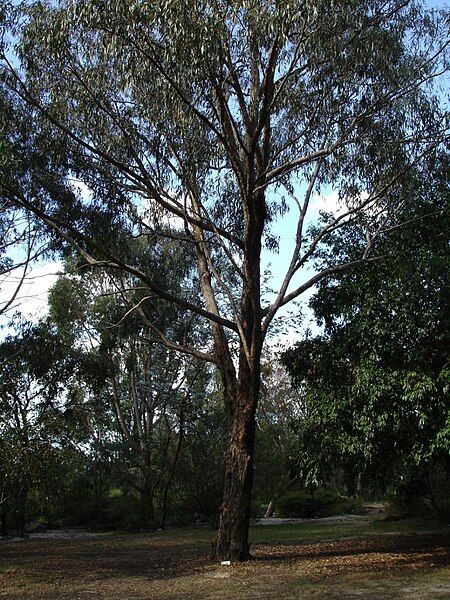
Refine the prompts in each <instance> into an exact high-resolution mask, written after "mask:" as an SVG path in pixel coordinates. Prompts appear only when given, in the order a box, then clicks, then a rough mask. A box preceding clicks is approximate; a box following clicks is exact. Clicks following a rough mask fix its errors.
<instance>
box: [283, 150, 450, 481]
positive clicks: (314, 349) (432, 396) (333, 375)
mask: <svg viewBox="0 0 450 600" xmlns="http://www.w3.org/2000/svg"><path fill="white" fill-rule="evenodd" d="M428 166H429V170H428V169H427V170H425V172H424V173H423V178H422V179H420V178H419V179H416V180H414V181H413V182H412V183H413V185H414V189H415V193H416V195H417V196H418V198H419V199H418V201H417V203H416V205H415V206H414V207H411V208H408V211H409V212H408V214H409V216H410V219H409V221H408V224H407V225H406V226H405V227H404V228H401V229H399V230H398V231H397V232H396V233H395V234H394V235H391V236H389V237H387V238H386V239H383V240H380V245H381V247H382V249H383V251H384V252H385V253H386V254H387V255H391V256H392V258H388V259H386V260H385V261H379V262H374V263H372V264H371V265H365V266H362V267H361V268H357V269H355V270H354V271H353V272H352V273H347V274H342V275H341V274H339V275H337V276H335V277H333V278H330V279H329V280H327V281H323V282H322V283H321V284H320V285H319V288H318V292H317V294H316V295H315V296H314V297H313V299H312V301H311V305H312V307H313V309H314V311H315V314H316V317H317V318H318V320H319V321H320V322H321V323H322V325H323V326H324V331H323V334H321V335H317V336H316V337H311V338H309V339H306V340H304V341H302V342H300V343H298V344H297V346H296V347H295V348H293V349H291V350H290V351H288V352H287V353H286V354H285V355H284V357H283V362H284V363H285V364H286V366H287V368H288V370H289V372H290V374H291V376H292V379H293V382H294V384H295V385H296V386H298V387H299V389H301V390H302V392H303V394H304V402H305V410H306V419H305V420H303V421H301V420H299V421H297V423H296V424H294V430H295V433H296V435H297V436H298V440H299V441H298V456H299V462H298V468H299V470H300V472H301V474H302V477H303V478H304V480H305V481H310V482H311V481H324V480H326V478H327V477H329V476H330V474H331V473H333V472H334V471H335V470H336V469H337V468H338V467H342V468H344V470H345V471H346V472H347V473H348V480H349V482H351V481H352V480H353V481H354V480H355V479H356V477H357V475H358V473H359V474H361V475H362V477H363V480H364V482H365V485H366V486H370V485H371V486H372V487H374V488H375V487H376V486H377V485H380V486H381V487H383V486H384V487H385V488H386V486H388V485H389V484H393V482H399V481H400V480H401V478H402V477H403V476H407V477H410V476H411V477H414V475H413V473H414V470H415V469H421V468H422V466H425V465H428V466H429V467H430V466H431V465H432V464H433V463H435V462H436V461H437V462H440V461H442V460H444V458H445V457H446V456H447V457H448V453H449V449H450V446H449V440H448V426H449V421H448V419H449V412H448V392H449V388H448V364H449V363H448V361H449V355H448V347H449V345H448V342H449V338H448V327H447V323H448V293H449V288H448V276H447V274H448V265H449V254H448V245H447V239H448V211H447V207H446V204H447V201H448V197H449V195H448V194H449V192H448V173H447V170H446V167H445V157H444V156H442V157H441V160H439V161H437V162H436V163H434V164H431V165H428ZM431 180H433V181H434V182H435V183H434V184H433V185H432V186H430V181H431ZM363 236H364V229H363V228H361V229H359V230H358V228H355V227H353V228H352V229H349V230H348V232H345V231H342V232H341V233H339V234H336V235H334V236H333V237H332V238H331V239H330V241H329V249H328V251H327V252H324V253H323V254H322V258H321V261H322V264H323V265H327V264H328V265H329V264H331V263H332V262H333V261H334V260H335V258H336V255H340V256H342V257H343V258H344V259H345V258H347V259H348V258H352V257H353V256H354V254H353V253H354V252H356V248H357V247H358V246H359V247H361V246H362V244H363V243H364V242H363ZM412 240H413V241H414V245H413V246H411V241H412ZM351 489H352V485H351V483H350V486H349V490H351Z"/></svg>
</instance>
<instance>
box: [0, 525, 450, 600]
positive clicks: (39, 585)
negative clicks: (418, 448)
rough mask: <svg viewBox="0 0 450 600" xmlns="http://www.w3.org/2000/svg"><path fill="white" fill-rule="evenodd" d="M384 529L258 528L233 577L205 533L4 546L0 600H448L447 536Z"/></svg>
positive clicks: (176, 532) (186, 531)
mask: <svg viewBox="0 0 450 600" xmlns="http://www.w3.org/2000/svg"><path fill="white" fill-rule="evenodd" d="M384 529H387V531H384V532H383V533H382V534H379V535H373V529H371V527H370V526H367V524H366V529H365V530H364V529H361V528H360V530H359V531H358V532H357V533H356V535H358V537H347V538H345V537H343V536H348V535H350V534H351V533H354V531H353V530H352V529H351V528H349V527H348V526H346V524H343V525H342V527H337V526H336V525H334V526H330V527H329V528H328V530H327V528H326V527H323V526H319V524H317V526H314V524H313V525H311V524H309V525H308V526H302V525H290V526H283V527H281V528H280V527H278V528H276V527H275V528H273V529H272V528H271V527H261V528H258V529H257V530H256V531H254V532H253V539H254V540H255V542H256V541H257V543H255V544H254V546H253V547H252V548H253V554H254V557H255V560H254V561H252V562H250V563H246V564H233V565H231V566H230V567H222V566H220V565H219V564H211V563H210V562H209V560H208V553H209V543H210V541H211V539H212V532H210V531H207V530H202V529H179V530H172V531H167V532H161V533H159V532H158V533H153V534H152V533H150V534H134V535H132V534H127V535H119V534H114V535H104V536H99V537H98V538H95V539H85V540H24V541H20V542H2V543H1V544H0V598H11V599H23V600H24V599H27V600H28V599H30V600H37V599H46V600H47V599H52V600H53V599H58V600H59V599H61V600H65V599H71V600H76V599H87V598H100V599H105V600H106V599H108V600H119V599H120V600H122V599H125V600H133V599H144V598H146V599H158V598H164V599H165V600H182V599H183V600H184V599H185V598H189V599H190V600H194V599H198V600H200V599H201V600H213V599H214V600H216V599H217V600H219V599H220V600H247V599H261V600H263V599H264V600H272V599H275V598H283V599H286V600H289V599H292V600H293V599H299V598H305V599H309V598H363V599H364V600H366V599H383V598H385V599H386V600H387V599H389V600H390V599H396V598H405V599H406V598H408V599H411V598H414V600H415V599H419V600H421V599H426V598H429V599H433V600H434V599H439V598H449V597H450V570H449V569H448V564H449V556H450V555H449V548H448V543H447V542H448V536H447V534H446V532H445V531H440V532H434V533H424V532H416V533H411V531H410V530H411V528H409V532H408V533H405V531H403V532H397V533H395V532H393V531H392V530H393V529H394V525H391V531H389V529H388V528H387V527H386V526H385V527H384ZM367 534H369V535H367ZM315 535H316V539H315V537H314V536H315ZM326 538H328V539H326ZM305 539H306V540H308V541H303V542H301V541H300V540H305ZM274 540H277V541H274ZM319 540H320V541H319Z"/></svg>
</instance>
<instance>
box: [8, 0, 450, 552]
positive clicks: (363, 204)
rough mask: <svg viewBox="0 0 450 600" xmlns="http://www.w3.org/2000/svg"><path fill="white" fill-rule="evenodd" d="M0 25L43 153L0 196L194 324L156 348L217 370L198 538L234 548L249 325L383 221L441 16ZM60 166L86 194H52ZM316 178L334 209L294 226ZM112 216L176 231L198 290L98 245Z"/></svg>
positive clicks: (437, 130) (162, 6) (33, 12)
mask: <svg viewBox="0 0 450 600" xmlns="http://www.w3.org/2000/svg"><path fill="white" fill-rule="evenodd" d="M12 22H13V26H15V29H14V31H15V34H16V36H17V39H18V44H17V57H18V59H19V60H20V62H21V67H20V68H19V67H17V66H16V65H17V61H14V60H12V58H11V53H10V52H9V51H6V50H5V51H4V52H3V58H2V81H3V85H4V86H6V87H7V88H8V90H10V93H11V94H12V95H13V97H14V102H15V103H16V114H17V115H18V116H19V117H18V118H19V119H20V118H22V115H32V117H33V129H32V131H31V132H22V138H23V137H27V136H30V137H29V138H28V139H29V140H30V141H29V143H28V147H30V146H31V148H32V152H33V154H36V153H37V154H38V155H39V154H42V153H43V154H44V155H45V156H49V157H51V161H52V162H53V166H52V168H51V169H48V168H47V169H45V170H44V169H41V168H39V167H36V168H34V169H33V170H31V171H27V175H26V176H25V177H21V172H20V170H19V172H18V173H12V174H10V175H9V176H8V177H2V178H1V190H2V197H3V198H7V199H8V200H9V201H11V202H13V203H14V204H16V205H17V206H20V207H22V208H24V209H26V210H28V211H29V212H30V213H31V214H33V215H35V216H36V217H37V218H38V219H41V220H42V221H44V222H45V223H46V224H47V225H48V227H49V228H50V230H51V231H52V232H53V234H54V235H55V236H57V237H59V239H61V240H63V241H64V243H65V244H68V245H70V246H71V247H72V248H73V249H75V250H76V252H78V254H79V255H80V257H81V258H82V260H84V261H85V262H86V263H87V264H89V265H91V266H92V267H96V268H105V267H107V268H112V269H118V270H121V271H125V272H128V273H131V274H132V275H134V276H135V277H137V278H138V279H139V280H140V282H141V283H140V285H144V286H145V287H146V288H147V289H148V293H149V294H154V295H157V296H158V297H159V298H160V299H161V300H163V301H166V302H168V303H173V304H174V305H175V306H178V307H180V308H181V309H183V310H189V311H191V312H192V313H193V314H195V315H199V316H201V317H203V318H206V319H207V320H208V322H209V323H210V325H211V333H212V338H213V347H212V348H211V347H200V348H199V347H197V348H193V347H189V346H186V345H182V344H176V347H177V348H178V349H179V350H180V351H181V352H185V353H189V354H191V355H195V356H196V357H197V358H201V359H203V360H207V361H209V362H211V363H213V364H215V365H216V366H217V369H218V370H219V372H220V375H221V378H222V382H223V390H224V402H225V406H226V412H227V418H228V436H227V450H226V473H225V486H224V496H223V503H222V509H221V517H220V525H219V532H218V536H217V539H216V543H215V545H214V552H213V553H214V555H216V556H218V557H221V558H231V559H236V560H245V559H247V558H249V556H250V552H249V545H248V529H249V519H250V497H251V489H252V478H253V449H254V436H255V413H256V409H257V405H258V399H259V390H260V370H261V367H260V364H261V353H262V349H263V343H264V339H265V337H266V334H267V332H268V330H269V327H270V325H271V323H272V322H273V320H274V318H275V316H276V314H277V313H278V311H279V309H280V308H281V307H282V306H284V305H286V304H287V303H288V302H290V301H291V300H293V299H295V298H297V297H299V296H300V295H301V294H302V293H303V292H305V291H306V290H308V289H310V288H311V287H312V286H313V285H315V284H316V283H317V282H319V281H321V280H322V279H324V278H326V277H328V276H329V275H331V274H333V273H336V272H341V271H344V270H347V269H351V268H353V267H354V266H355V265H360V264H362V263H364V262H370V261H374V260H377V258H378V257H377V255H376V254H375V250H374V241H375V240H376V238H377V236H379V234H380V233H381V232H382V231H387V230H389V229H392V228H393V227H397V226H398V225H399V219H400V217H401V214H402V213H401V211H399V207H401V206H402V205H403V204H404V203H405V202H407V201H408V200H409V199H410V198H409V195H408V185H407V178H406V180H405V174H407V173H408V172H409V171H411V170H413V169H415V168H416V167H417V166H418V165H420V162H421V160H422V157H423V156H424V155H426V154H428V153H431V152H433V151H434V150H435V148H436V146H437V145H438V144H439V143H440V140H441V139H442V136H443V132H444V131H445V124H444V121H443V115H442V114H441V111H440V109H439V105H438V103H437V102H436V101H435V100H434V99H433V98H432V97H431V96H430V95H429V93H428V92H427V88H428V90H429V88H430V83H432V82H433V81H434V80H435V79H436V78H437V77H439V76H440V75H442V73H443V72H445V71H446V68H447V66H446V63H445V59H444V49H445V47H446V43H447V42H446V32H445V26H444V21H442V22H440V21H439V18H438V16H437V15H433V14H432V13H430V12H427V11H425V10H423V9H422V8H421V6H420V5H419V3H416V2H413V1H410V2H404V1H403V0H402V1H400V0H390V1H388V2H383V3H381V4H380V3H378V2H367V1H361V0H354V1H353V0H352V1H351V2H346V3H339V2H322V1H319V0H306V1H305V2H300V3H299V2H298V1H297V0H296V1H290V0H285V1H284V2H278V1H270V2H262V1H261V0H243V1H240V2H228V1H227V0H211V1H209V0H205V1H202V2H179V1H178V0H157V1H155V2H151V3H150V2H141V1H135V0H128V1H127V2H120V3H118V2H116V1H115V0H114V1H112V0H111V1H109V0H104V1H101V2H99V1H98V0H92V1H89V2H86V1H84V0H83V1H82V2H81V1H80V2H78V1H76V0H67V1H61V2H58V3H56V4H55V3H47V4H46V3H42V2H31V3H28V4H27V5H26V8H25V9H23V10H19V13H18V17H17V21H16V22H15V23H14V15H13V17H12ZM18 137H19V138H20V134H19V136H18ZM64 173H65V174H66V177H65V178H64V176H63V174H64ZM71 176H72V177H76V178H78V179H80V180H81V181H82V182H83V184H85V186H88V188H89V189H90V190H91V194H90V196H89V197H88V198H86V197H85V198H80V197H79V196H77V194H76V192H75V191H73V192H72V194H71V193H70V186H69V185H68V179H69V178H70V177H71ZM30 180H31V181H32V182H33V185H32V186H30V185H29V181H30ZM327 185H332V186H333V189H334V190H335V191H336V192H337V193H338V194H339V197H340V198H341V200H342V202H343V204H344V205H345V206H346V208H345V209H343V212H342V214H340V215H339V216H337V217H336V218H335V219H334V220H333V221H331V222H329V223H327V224H326V225H325V226H324V227H322V229H320V230H319V231H317V232H316V234H315V235H314V236H313V237H311V238H309V239H308V238H307V237H306V236H305V235H304V225H305V222H306V219H307V214H309V213H308V209H309V207H310V203H311V198H312V197H313V195H314V194H316V193H318V192H319V191H320V190H321V189H325V188H326V186H327ZM288 209H289V210H291V211H292V214H294V213H296V219H297V228H296V232H295V233H294V235H293V244H292V246H293V250H292V256H291V258H290V260H289V261H288V266H287V270H286V273H285V274H284V277H283V278H282V279H281V283H280V284H279V285H278V291H277V292H276V293H275V294H274V295H273V297H272V299H271V300H270V301H269V302H267V303H266V304H263V303H262V301H261V253H262V250H263V248H264V247H266V248H267V249H269V250H272V251H276V249H277V238H276V236H275V235H274V232H273V230H272V224H273V223H274V222H275V221H276V220H277V218H278V217H279V216H280V215H282V214H283V213H285V212H286V211H287V210H288ZM361 215H365V216H366V221H365V222H366V239H367V243H366V246H365V248H364V249H363V250H362V253H361V254H360V255H359V256H358V257H357V258H355V259H354V260H352V261H350V262H344V263H340V262H336V263H334V264H333V265H332V266H330V267H327V268H326V269H323V270H321V271H319V272H317V273H316V274H314V275H313V276H311V275H310V274H308V272H306V274H304V276H303V278H302V277H301V276H300V274H301V273H302V272H303V273H305V272H304V268H305V266H306V265H307V264H308V261H309V260H310V259H311V257H313V256H314V254H315V253H316V252H317V251H318V249H319V248H320V245H321V243H322V242H323V241H324V240H326V239H327V237H328V236H329V235H330V234H331V233H332V232H333V231H335V230H336V229H338V228H340V227H350V226H351V224H352V223H354V222H355V221H357V220H358V219H359V218H360V216H361ZM119 222H120V224H121V231H122V234H121V235H124V232H125V234H126V236H128V237H134V236H142V235H155V236H158V237H159V238H160V239H161V240H167V239H171V238H174V237H175V238H177V239H178V240H179V241H180V242H181V243H183V244H185V245H187V246H190V247H191V248H192V249H193V250H194V251H195V254H196V257H197V278H198V288H199V295H200V298H199V299H198V301H191V300H189V299H186V298H185V297H184V296H183V295H180V293H179V292H177V291H174V290H172V289H170V287H168V286H164V285H163V286H161V285H159V284H158V283H157V281H156V279H155V273H154V272H153V271H152V270H149V269H148V267H147V265H146V264H141V263H140V261H139V260H137V259H136V257H134V256H132V255H129V254H127V253H123V252H121V251H118V246H117V245H116V244H115V241H116V239H117V238H116V232H117V225H118V223H119ZM123 226H125V228H124V227H123ZM120 247H121V248H122V247H123V245H122V244H121V245H120ZM172 347H175V346H174V345H173V344H172Z"/></svg>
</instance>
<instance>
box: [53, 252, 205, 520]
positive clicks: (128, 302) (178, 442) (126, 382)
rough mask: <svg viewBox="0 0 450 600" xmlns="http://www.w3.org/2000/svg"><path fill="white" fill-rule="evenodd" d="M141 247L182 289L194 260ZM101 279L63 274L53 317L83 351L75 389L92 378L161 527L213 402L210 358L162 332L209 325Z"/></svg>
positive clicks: (89, 390)
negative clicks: (201, 414) (191, 433)
mask: <svg viewBox="0 0 450 600" xmlns="http://www.w3.org/2000/svg"><path fill="white" fill-rule="evenodd" d="M134 245H135V246H136V245H139V246H140V248H141V251H142V250H143V249H146V250H147V251H148V257H147V258H148V260H153V261H154V262H155V266H156V265H157V264H158V263H159V265H160V270H161V271H162V270H163V265H162V264H163V263H166V268H165V269H164V272H165V277H166V279H167V280H169V279H171V278H174V277H175V278H176V284H178V285H181V284H182V281H183V273H185V272H186V271H189V269H190V266H191V264H190V263H191V261H189V260H188V259H187V257H184V258H185V259H186V260H184V261H179V259H180V255H179V253H178V252H177V245H175V244H174V245H173V247H172V248H168V247H167V246H165V247H161V245H160V244H158V243H153V244H151V243H149V242H148V240H140V241H139V242H136V241H134ZM149 246H151V250H149V248H148V247H149ZM135 251H136V253H138V249H137V248H136V250H135ZM167 254H170V255H172V256H171V257H169V256H167ZM177 259H178V265H177ZM101 275H102V274H101V273H99V272H95V271H94V272H90V273H83V274H80V273H77V272H76V271H75V272H74V271H73V269H72V272H70V270H69V272H68V273H66V275H64V276H62V277H60V278H59V279H58V281H57V282H56V283H55V285H54V286H53V287H52V289H51V290H50V294H49V306H50V311H49V318H50V320H51V322H52V324H53V325H54V326H56V330H57V332H59V335H60V336H61V339H67V338H70V339H72V340H73V344H74V346H75V347H76V348H77V350H76V356H77V357H78V360H79V365H78V370H77V371H78V376H79V378H78V381H75V382H74V383H75V386H76V387H79V385H80V383H81V381H83V383H84V389H85V392H84V394H83V393H82V394H81V395H82V396H83V395H84V396H85V398H84V401H85V402H87V401H88V399H89V398H92V401H94V402H96V403H97V405H98V406H99V410H100V411H101V412H103V413H104V415H105V418H106V419H107V418H108V416H109V418H110V419H111V420H112V423H110V429H111V433H112V436H113V437H114V438H115V439H116V440H117V439H119V440H120V442H121V443H120V444H119V446H120V459H119V461H117V462H118V467H117V469H116V471H117V472H118V479H119V481H120V482H121V483H122V484H123V485H124V487H126V488H128V489H130V488H133V489H134V490H136V491H137V492H138V493H139V495H140V500H141V502H140V505H141V510H140V518H141V522H142V523H145V524H147V525H148V524H151V525H154V524H156V522H157V516H158V515H157V514H156V512H155V504H156V503H157V502H158V504H159V513H160V515H159V516H160V517H161V520H160V522H159V525H160V526H162V525H163V524H164V522H165V518H166V513H167V500H168V494H169V490H170V487H171V485H172V482H173V479H174V475H175V470H176V468H177V463H178V461H179V458H180V453H181V450H182V444H183V438H184V434H185V430H186V427H187V425H188V424H189V421H190V419H191V418H192V412H193V411H195V406H196V404H197V403H198V402H199V400H202V401H204V396H205V395H206V391H205V388H206V386H207V383H208V379H209V374H208V372H207V371H206V369H205V368H204V366H205V363H204V362H202V361H198V360H197V359H196V358H194V357H192V356H187V355H183V354H180V353H175V352H173V351H172V350H170V349H169V348H166V347H164V346H161V344H160V343H159V339H157V340H156V341H155V330H157V331H158V333H159V335H161V336H165V337H170V339H171V340H175V341H184V342H185V343H186V342H187V340H193V339H197V340H198V338H199V336H201V335H202V331H201V328H200V327H199V325H201V323H195V322H193V320H192V318H191V317H190V315H189V314H186V312H183V311H179V310H178V311H177V310H174V307H173V306H172V307H169V310H168V309H167V306H163V305H161V303H160V302H159V301H158V299H157V298H153V299H152V300H151V301H150V299H148V298H146V302H145V303H142V299H143V298H145V295H143V291H142V290H139V289H137V290H136V289H134V287H135V286H134V285H133V282H132V278H131V277H130V276H128V277H125V276H124V275H123V274H121V276H120V277H117V274H115V275H116V276H115V277H113V276H111V277H110V278H109V279H107V280H106V278H105V277H104V276H101ZM185 293H186V294H187V293H188V291H187V290H185ZM135 307H137V308H136V309H135V310H133V308H135ZM70 386H71V382H70V381H68V387H69V388H70ZM81 401H83V399H82V400H81ZM92 442H93V443H95V436H94V439H93V440H92ZM138 521H139V515H136V518H135V522H138Z"/></svg>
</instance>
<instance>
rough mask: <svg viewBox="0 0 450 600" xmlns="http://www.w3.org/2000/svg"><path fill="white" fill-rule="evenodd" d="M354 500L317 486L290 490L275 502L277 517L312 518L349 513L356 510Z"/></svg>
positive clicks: (356, 506) (356, 505)
mask: <svg viewBox="0 0 450 600" xmlns="http://www.w3.org/2000/svg"><path fill="white" fill-rule="evenodd" d="M357 508H358V504H357V502H356V501H355V500H352V499H350V498H345V497H342V496H340V495H339V494H338V493H337V492H336V491H334V490H331V489H326V488H318V489H316V490H314V491H308V490H305V489H303V490H292V491H290V492H287V493H286V494H284V495H283V496H281V497H280V498H279V499H278V500H277V502H276V514H277V516H279V517H291V518H308V519H310V518H313V517H329V516H332V515H339V514H349V513H353V512H355V511H356V510H357Z"/></svg>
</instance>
